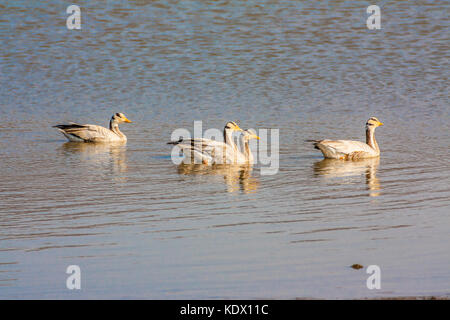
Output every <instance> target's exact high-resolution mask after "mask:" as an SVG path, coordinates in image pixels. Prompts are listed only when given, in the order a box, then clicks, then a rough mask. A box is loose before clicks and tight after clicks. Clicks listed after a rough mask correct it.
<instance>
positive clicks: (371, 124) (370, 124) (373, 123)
mask: <svg viewBox="0 0 450 320" xmlns="http://www.w3.org/2000/svg"><path fill="white" fill-rule="evenodd" d="M382 125H383V123H382V122H380V120H378V119H377V118H375V117H371V118H370V119H369V120H367V122H366V129H370V130H374V129H375V128H377V127H379V126H382Z"/></svg>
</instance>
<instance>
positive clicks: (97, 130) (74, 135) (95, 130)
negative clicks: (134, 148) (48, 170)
mask: <svg viewBox="0 0 450 320" xmlns="http://www.w3.org/2000/svg"><path fill="white" fill-rule="evenodd" d="M124 122H131V121H130V120H128V119H127V117H125V115H124V114H123V113H116V114H114V115H113V116H112V118H111V120H110V122H109V129H108V128H105V127H102V126H98V125H94V124H77V123H73V122H72V123H70V124H59V125H56V126H54V128H58V130H59V131H60V132H61V133H62V134H63V135H64V136H65V137H66V138H67V139H68V140H69V141H72V142H126V141H127V137H126V136H125V135H124V134H123V133H122V132H121V131H120V130H119V124H120V123H124Z"/></svg>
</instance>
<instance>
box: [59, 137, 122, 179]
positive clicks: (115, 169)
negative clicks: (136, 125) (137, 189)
mask: <svg viewBox="0 0 450 320" xmlns="http://www.w3.org/2000/svg"><path fill="white" fill-rule="evenodd" d="M61 149H62V152H63V153H64V154H65V155H66V156H70V157H72V158H73V156H74V155H75V156H76V157H75V158H73V159H72V160H74V161H75V162H78V163H81V164H83V165H88V166H89V168H90V169H92V170H93V171H95V170H96V169H97V170H98V171H101V172H102V173H104V171H105V170H106V171H108V174H112V175H113V177H114V179H119V180H120V178H119V175H120V174H122V173H124V172H126V171H127V170H128V165H127V157H126V152H125V151H126V142H114V143H74V142H66V143H64V144H63V145H62V146H61Z"/></svg>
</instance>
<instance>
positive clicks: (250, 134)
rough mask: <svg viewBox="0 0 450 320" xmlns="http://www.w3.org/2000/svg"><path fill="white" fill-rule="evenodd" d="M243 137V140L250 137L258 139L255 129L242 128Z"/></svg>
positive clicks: (247, 139)
mask: <svg viewBox="0 0 450 320" xmlns="http://www.w3.org/2000/svg"><path fill="white" fill-rule="evenodd" d="M242 134H243V137H244V141H249V140H251V139H258V140H259V139H260V138H259V137H258V136H257V135H256V132H255V130H253V129H247V130H243V131H242Z"/></svg>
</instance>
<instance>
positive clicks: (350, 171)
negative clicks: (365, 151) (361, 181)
mask: <svg viewBox="0 0 450 320" xmlns="http://www.w3.org/2000/svg"><path fill="white" fill-rule="evenodd" d="M379 163H380V158H370V159H362V160H353V161H343V160H337V159H324V160H322V161H318V162H316V163H314V174H315V175H316V176H324V177H326V178H346V177H354V176H359V175H365V177H366V184H367V189H368V190H369V196H371V197H377V196H379V195H380V194H381V192H380V190H381V185H380V181H379V179H378V178H377V176H376V174H377V169H378V165H379Z"/></svg>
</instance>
